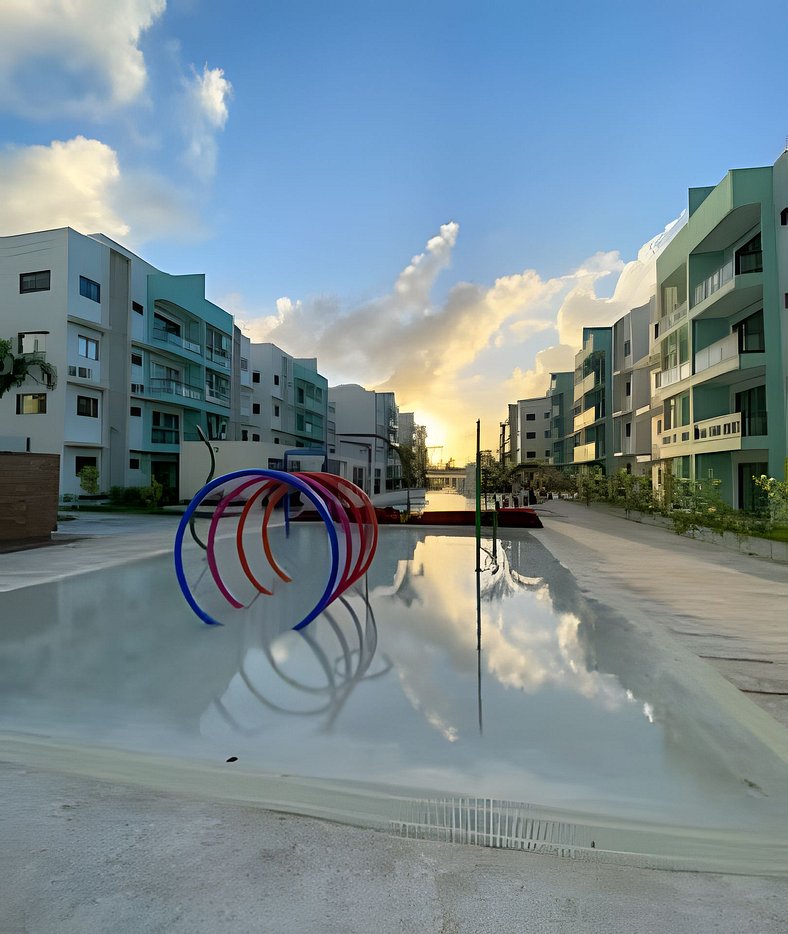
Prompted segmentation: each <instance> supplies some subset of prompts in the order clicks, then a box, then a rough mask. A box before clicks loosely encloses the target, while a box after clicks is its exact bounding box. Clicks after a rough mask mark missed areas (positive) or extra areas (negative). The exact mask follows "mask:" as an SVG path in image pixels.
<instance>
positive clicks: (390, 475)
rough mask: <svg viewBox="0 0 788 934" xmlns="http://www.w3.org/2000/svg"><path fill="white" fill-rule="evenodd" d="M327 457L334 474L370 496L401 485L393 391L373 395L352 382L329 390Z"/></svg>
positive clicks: (395, 406)
mask: <svg viewBox="0 0 788 934" xmlns="http://www.w3.org/2000/svg"><path fill="white" fill-rule="evenodd" d="M328 396H329V405H330V411H329V418H330V420H331V422H332V430H331V432H330V434H329V439H328V440H329V458H330V459H332V460H333V461H335V462H336V464H337V468H338V469H337V472H338V473H339V474H340V476H346V477H347V478H348V479H349V480H352V481H353V482H354V483H356V484H357V485H358V486H360V487H361V488H362V489H363V490H365V491H366V492H367V493H368V494H369V495H372V496H374V495H376V494H380V493H383V492H384V491H386V490H397V489H399V488H400V485H401V471H400V461H399V456H398V455H397V443H398V422H397V415H398V412H397V402H396V399H395V396H394V393H393V392H374V391H372V390H368V389H364V388H363V387H362V386H359V385H356V384H355V383H350V384H345V385H341V386H332V387H331V388H330V389H329V390H328Z"/></svg>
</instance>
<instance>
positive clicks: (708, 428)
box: [694, 412, 741, 441]
mask: <svg viewBox="0 0 788 934" xmlns="http://www.w3.org/2000/svg"><path fill="white" fill-rule="evenodd" d="M694 437H695V440H696V441H719V440H720V438H740V437H741V415H740V414H739V413H738V412H735V413H731V414H728V415H718V416H717V417H716V418H706V419H704V420H703V421H700V422H695V425H694Z"/></svg>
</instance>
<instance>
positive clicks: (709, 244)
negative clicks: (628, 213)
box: [650, 153, 788, 509]
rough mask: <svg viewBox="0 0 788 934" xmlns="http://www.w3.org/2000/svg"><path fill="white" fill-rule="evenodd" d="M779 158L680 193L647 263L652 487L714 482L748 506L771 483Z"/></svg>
mask: <svg viewBox="0 0 788 934" xmlns="http://www.w3.org/2000/svg"><path fill="white" fill-rule="evenodd" d="M787 309H788V153H784V154H783V155H782V156H781V157H780V158H779V159H778V160H777V163H776V164H775V165H774V166H773V167H772V166H767V167H763V168H751V169H734V170H732V171H730V172H728V174H727V175H726V176H725V178H724V179H723V180H722V181H721V182H720V183H719V184H718V185H715V186H713V187H705V188H691V189H690V190H689V219H688V221H687V224H686V226H685V227H684V228H683V229H682V230H681V231H679V233H678V234H677V235H676V236H675V238H674V239H673V240H672V241H671V243H670V244H668V246H667V247H666V248H665V250H664V252H663V253H662V254H661V255H660V256H659V257H658V260H657V301H656V303H655V308H654V313H653V316H652V322H651V325H652V327H651V334H650V339H651V343H650V348H651V361H652V365H653V373H652V387H651V389H652V397H653V407H654V414H653V452H652V453H653V460H654V462H655V463H654V474H653V477H654V483H655V485H657V486H661V485H663V484H664V483H665V482H666V476H667V474H668V472H669V473H670V474H672V475H673V476H676V477H682V478H686V479H689V480H694V481H706V480H714V481H717V482H718V484H719V491H720V493H721V495H722V496H723V497H724V498H725V499H726V500H727V501H728V502H729V503H731V504H732V505H734V506H736V507H738V508H742V509H749V508H751V507H752V506H753V505H755V503H756V500H757V495H758V494H757V491H756V489H755V486H754V483H753V480H754V478H755V477H757V476H759V475H760V474H764V473H766V474H769V475H771V476H777V477H783V476H784V471H785V459H786V387H785V377H786V373H788V322H787V319H786V315H787V314H788V311H787Z"/></svg>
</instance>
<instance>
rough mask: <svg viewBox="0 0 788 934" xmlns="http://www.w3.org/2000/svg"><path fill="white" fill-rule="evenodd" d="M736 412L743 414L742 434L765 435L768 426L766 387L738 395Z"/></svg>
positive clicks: (757, 387) (758, 387)
mask: <svg viewBox="0 0 788 934" xmlns="http://www.w3.org/2000/svg"><path fill="white" fill-rule="evenodd" d="M736 411H737V412H741V433H742V434H743V435H744V436H745V437H748V436H750V435H765V434H766V433H767V424H766V387H765V386H754V387H753V388H752V389H746V390H745V391H744V392H737V393H736Z"/></svg>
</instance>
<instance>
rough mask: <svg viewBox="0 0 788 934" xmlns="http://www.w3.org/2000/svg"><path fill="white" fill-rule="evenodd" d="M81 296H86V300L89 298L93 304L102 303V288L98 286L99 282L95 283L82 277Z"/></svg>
mask: <svg viewBox="0 0 788 934" xmlns="http://www.w3.org/2000/svg"><path fill="white" fill-rule="evenodd" d="M79 294H80V295H84V296H85V298H89V299H90V300H91V301H92V302H100V301H101V286H100V285H99V284H98V282H94V281H93V280H92V279H87V278H86V277H85V276H80V277H79Z"/></svg>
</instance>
